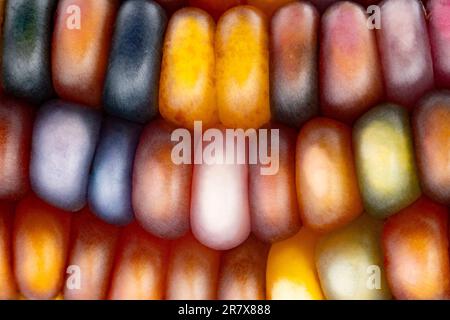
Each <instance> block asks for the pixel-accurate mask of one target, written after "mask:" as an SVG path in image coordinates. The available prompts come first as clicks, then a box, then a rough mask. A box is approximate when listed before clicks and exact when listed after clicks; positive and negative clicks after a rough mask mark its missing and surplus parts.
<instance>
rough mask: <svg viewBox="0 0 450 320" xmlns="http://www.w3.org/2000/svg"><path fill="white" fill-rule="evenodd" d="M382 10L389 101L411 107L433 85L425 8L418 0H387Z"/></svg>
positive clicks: (380, 33)
mask: <svg viewBox="0 0 450 320" xmlns="http://www.w3.org/2000/svg"><path fill="white" fill-rule="evenodd" d="M380 7H381V11H380V17H381V28H380V29H379V30H377V37H378V46H379V48H380V57H381V63H382V71H383V74H384V83H385V87H386V98H387V100H388V101H390V102H393V103H398V104H400V105H403V106H405V107H408V108H410V107H412V106H414V104H415V103H416V102H417V100H418V99H420V98H421V97H422V96H423V94H424V93H425V92H426V91H428V90H429V89H431V88H432V87H433V84H434V76H433V62H432V57H431V49H430V42H429V38H428V32H427V26H426V21H425V12H424V10H423V5H422V3H421V2H420V1H418V0H386V1H383V2H382V3H381V5H380Z"/></svg>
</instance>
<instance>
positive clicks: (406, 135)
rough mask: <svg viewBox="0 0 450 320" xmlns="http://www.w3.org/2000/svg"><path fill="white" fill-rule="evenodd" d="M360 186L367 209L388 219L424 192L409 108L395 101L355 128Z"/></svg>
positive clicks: (376, 109)
mask: <svg viewBox="0 0 450 320" xmlns="http://www.w3.org/2000/svg"><path fill="white" fill-rule="evenodd" d="M353 147H354V152H355V162H356V169H357V174H358V180H359V186H360V190H361V194H362V197H363V201H364V207H365V209H366V211H367V212H368V213H370V214H372V215H373V216H375V217H379V218H385V217H387V216H390V215H392V214H394V213H396V212H397V211H399V210H401V209H403V208H405V207H407V206H408V205H410V204H411V203H413V202H414V201H415V200H417V198H418V197H419V196H420V194H421V190H420V186H419V181H418V178H417V169H416V164H415V157H414V150H413V143H412V137H411V128H410V123H409V116H408V113H407V111H406V110H405V109H404V108H402V107H399V106H397V105H393V104H384V105H380V106H378V107H375V108H373V109H372V110H370V111H369V112H368V113H366V114H365V115H364V116H363V117H361V118H360V119H359V120H358V121H357V123H356V124H355V126H354V128H353Z"/></svg>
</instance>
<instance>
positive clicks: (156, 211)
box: [132, 119, 192, 239]
mask: <svg viewBox="0 0 450 320" xmlns="http://www.w3.org/2000/svg"><path fill="white" fill-rule="evenodd" d="M175 129H176V128H175V127H172V126H171V125H170V124H168V123H167V122H165V121H163V120H160V119H159V120H155V121H153V122H151V123H149V124H148V125H147V127H146V128H145V129H144V131H143V132H142V135H141V138H140V142H139V145H138V148H137V151H136V157H135V161H134V169H133V191H132V201H133V209H134V212H135V215H136V219H137V220H138V222H139V224H140V225H141V226H142V227H143V228H144V229H145V230H147V231H148V232H150V233H152V234H154V235H156V236H158V237H161V238H167V239H174V238H179V237H181V236H183V235H184V234H185V233H186V232H187V231H188V230H189V213H190V210H189V209H190V201H191V180H192V164H175V163H174V162H173V159H172V151H173V149H174V147H175V144H176V143H175V142H173V141H172V140H171V136H172V133H173V131H174V130H175Z"/></svg>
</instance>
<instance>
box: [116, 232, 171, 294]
mask: <svg viewBox="0 0 450 320" xmlns="http://www.w3.org/2000/svg"><path fill="white" fill-rule="evenodd" d="M168 250H169V246H168V244H167V242H165V241H163V240H160V239H157V238H155V237H153V236H151V235H150V234H148V233H147V232H145V231H144V230H142V228H140V227H139V226H138V225H137V224H131V225H130V226H128V227H126V228H125V229H123V231H122V235H121V237H120V240H119V248H118V250H117V253H116V260H115V264H114V270H113V275H112V277H111V287H110V290H109V294H108V298H109V299H111V300H161V299H163V298H164V281H165V278H166V271H167V257H168Z"/></svg>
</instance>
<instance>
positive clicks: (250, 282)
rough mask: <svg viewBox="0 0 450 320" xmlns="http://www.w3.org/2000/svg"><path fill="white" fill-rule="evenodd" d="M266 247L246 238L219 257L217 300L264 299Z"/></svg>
mask: <svg viewBox="0 0 450 320" xmlns="http://www.w3.org/2000/svg"><path fill="white" fill-rule="evenodd" d="M268 252H269V247H268V246H267V245H266V244H264V243H262V242H260V241H258V240H257V239H256V238H255V237H253V236H250V237H249V238H248V240H247V241H246V242H244V243H243V244H241V245H240V246H239V247H236V248H234V249H232V250H229V251H226V252H224V253H223V254H222V258H221V261H220V272H219V284H218V289H217V292H218V293H217V299H219V300H264V299H265V296H266V292H265V290H266V261H267V254H268Z"/></svg>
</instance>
